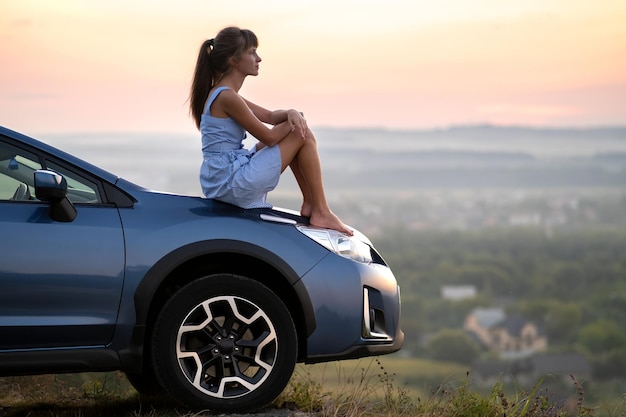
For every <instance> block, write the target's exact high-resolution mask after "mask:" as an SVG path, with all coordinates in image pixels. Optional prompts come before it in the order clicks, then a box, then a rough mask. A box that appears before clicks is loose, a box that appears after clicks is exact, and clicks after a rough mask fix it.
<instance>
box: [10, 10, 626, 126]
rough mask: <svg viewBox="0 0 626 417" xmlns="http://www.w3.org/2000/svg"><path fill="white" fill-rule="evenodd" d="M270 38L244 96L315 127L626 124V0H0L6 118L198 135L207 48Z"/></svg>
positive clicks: (261, 48) (12, 121)
mask: <svg viewBox="0 0 626 417" xmlns="http://www.w3.org/2000/svg"><path fill="white" fill-rule="evenodd" d="M228 25H237V26H240V27H243V28H248V29H251V30H253V31H254V32H255V33H256V34H257V36H258V37H259V41H260V45H259V50H258V51H259V54H260V55H261V57H262V59H263V61H262V62H261V69H260V75H259V76H258V77H256V78H249V79H248V80H247V81H246V84H244V88H243V89H242V91H241V93H242V95H244V96H245V97H246V98H248V99H250V100H252V101H255V102H257V103H258V104H260V105H262V106H264V107H267V108H270V109H276V108H287V107H291V108H296V109H298V110H301V111H303V112H304V113H305V115H306V117H307V119H308V120H309V124H310V125H311V126H313V127H315V126H331V127H382V128H388V129H412V128H439V127H446V126H450V125H461V124H463V125H464V124H478V123H481V124H482V123H492V124H497V125H530V126H548V127H556V126H575V127H582V126H607V125H624V124H626V1H624V0H524V1H518V0H438V1H433V0H385V1H370V0H348V1H341V0H340V1H337V0H315V1H308V0H301V1H293V0H289V1H288V0H276V1H258V0H257V1H252V0H251V1H219V2H218V1H211V0H182V1H165V0H149V1H148V0H133V1H127V0H107V1H85V0H58V1H48V0H20V1H15V0H0V54H1V57H2V60H1V64H0V125H3V126H6V127H9V128H11V129H14V130H19V131H22V132H24V133H27V134H45V133H64V132H172V133H193V132H195V127H194V125H193V122H192V120H191V118H190V117H189V115H188V107H187V97H188V93H189V84H190V80H191V75H192V71H193V67H194V64H195V60H196V56H197V52H198V48H199V46H200V44H201V43H202V41H204V40H205V39H207V38H211V37H214V36H215V34H216V33H217V31H219V30H220V29H221V28H223V27H224V26H228Z"/></svg>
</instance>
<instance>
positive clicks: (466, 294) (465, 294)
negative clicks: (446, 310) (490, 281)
mask: <svg viewBox="0 0 626 417" xmlns="http://www.w3.org/2000/svg"><path fill="white" fill-rule="evenodd" d="M476 294H477V291H476V287H475V286H474V285H444V286H442V287H441V297H442V298H443V299H444V300H452V301H457V300H467V299H473V298H476Z"/></svg>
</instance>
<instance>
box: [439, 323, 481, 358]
mask: <svg viewBox="0 0 626 417" xmlns="http://www.w3.org/2000/svg"><path fill="white" fill-rule="evenodd" d="M428 350H429V351H430V354H431V357H432V358H433V359H435V360H438V361H445V362H456V363H460V364H464V365H469V364H471V363H472V362H473V361H474V360H475V359H476V358H477V357H478V355H479V351H478V347H477V346H476V344H475V343H474V341H473V340H472V339H471V338H470V337H469V336H468V335H467V333H465V332H464V331H463V330H457V329H442V330H440V331H439V332H437V334H435V335H434V336H433V337H432V339H431V340H430V342H429V343H428Z"/></svg>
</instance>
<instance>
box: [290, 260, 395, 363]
mask: <svg viewBox="0 0 626 417" xmlns="http://www.w3.org/2000/svg"><path fill="white" fill-rule="evenodd" d="M302 281H303V283H304V285H305V287H306V289H307V291H308V293H309V296H310V298H311V302H312V305H313V306H314V311H315V319H316V323H317V327H316V329H315V331H314V332H313V333H312V334H311V335H310V336H309V338H308V341H307V355H306V359H305V362H306V363H316V362H327V361H333V360H342V359H356V358H361V357H365V356H376V355H384V354H388V353H392V352H395V351H397V350H399V349H400V348H401V347H402V344H403V342H404V333H403V332H402V330H401V329H400V290H399V287H398V283H397V281H396V279H395V277H394V275H393V273H392V272H391V270H390V269H389V268H388V267H387V266H386V265H383V264H380V263H371V264H363V263H359V262H355V261H352V260H349V259H346V258H343V257H341V256H339V255H335V254H332V253H331V254H329V255H328V256H326V257H325V258H324V259H323V260H322V262H320V263H319V264H318V265H316V266H315V268H313V269H312V270H311V271H309V272H308V273H307V274H306V275H305V276H304V277H303V279H302Z"/></svg>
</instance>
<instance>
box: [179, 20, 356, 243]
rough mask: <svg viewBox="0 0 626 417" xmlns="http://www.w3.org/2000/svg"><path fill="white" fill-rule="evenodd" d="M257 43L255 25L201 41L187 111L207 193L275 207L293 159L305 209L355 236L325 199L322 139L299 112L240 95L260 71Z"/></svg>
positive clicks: (317, 222)
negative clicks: (247, 145) (249, 141)
mask: <svg viewBox="0 0 626 417" xmlns="http://www.w3.org/2000/svg"><path fill="white" fill-rule="evenodd" d="M257 46H258V41H257V38H256V36H255V35H254V33H252V32H251V31H249V30H243V29H239V28H236V27H228V28H225V29H223V30H221V31H220V32H219V33H218V35H217V36H216V37H215V39H209V40H207V41H205V42H204V43H203V44H202V46H201V48H200V53H199V55H198V61H197V63H196V69H195V73H194V78H193V83H192V87H191V94H190V107H191V109H190V110H191V114H192V116H193V118H194V120H195V122H196V126H197V127H198V129H199V130H200V132H201V133H202V153H203V157H204V160H203V164H202V168H201V170H200V183H201V185H202V191H203V193H204V195H205V196H206V197H207V198H214V199H217V200H221V201H225V202H227V203H231V204H234V205H237V206H239V207H243V208H257V207H271V205H270V204H268V203H266V202H265V198H266V195H267V193H268V192H269V191H271V190H273V189H274V188H275V187H276V185H277V184H278V179H279V177H280V174H281V173H282V172H283V171H284V170H285V169H286V168H287V166H289V167H291V170H292V171H293V174H294V176H295V177H296V180H297V182H298V186H299V187H300V190H301V191H302V197H303V203H302V208H301V211H300V214H301V215H302V216H305V217H309V219H310V224H311V225H313V226H318V227H323V228H328V229H334V230H338V231H340V232H342V233H345V234H348V235H352V234H353V232H352V230H350V228H349V227H347V226H346V225H345V224H344V223H343V222H342V221H341V220H340V219H339V218H338V217H337V216H336V215H335V214H334V213H333V212H332V211H331V210H330V207H329V206H328V202H327V201H326V195H325V193H324V185H323V182H322V172H321V166H320V160H319V154H318V152H317V142H316V139H315V136H314V135H313V133H312V132H311V130H310V129H309V128H308V127H307V123H306V120H305V119H304V117H303V116H302V114H301V113H299V112H298V111H296V110H275V111H270V110H267V109H264V108H263V107H261V106H258V105H256V104H254V103H251V102H250V101H248V100H246V99H244V98H243V97H241V96H240V95H239V89H240V88H241V86H242V85H243V82H244V80H245V79H246V77H247V76H248V75H253V76H256V75H258V73H259V62H261V58H260V57H259V55H258V54H257V50H256V49H257ZM268 125H271V127H268ZM246 131H247V132H250V134H252V136H254V137H255V138H256V139H258V140H259V143H257V144H256V146H255V147H254V148H253V149H251V150H247V149H244V148H243V143H242V142H243V139H244V138H245V137H246Z"/></svg>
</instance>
